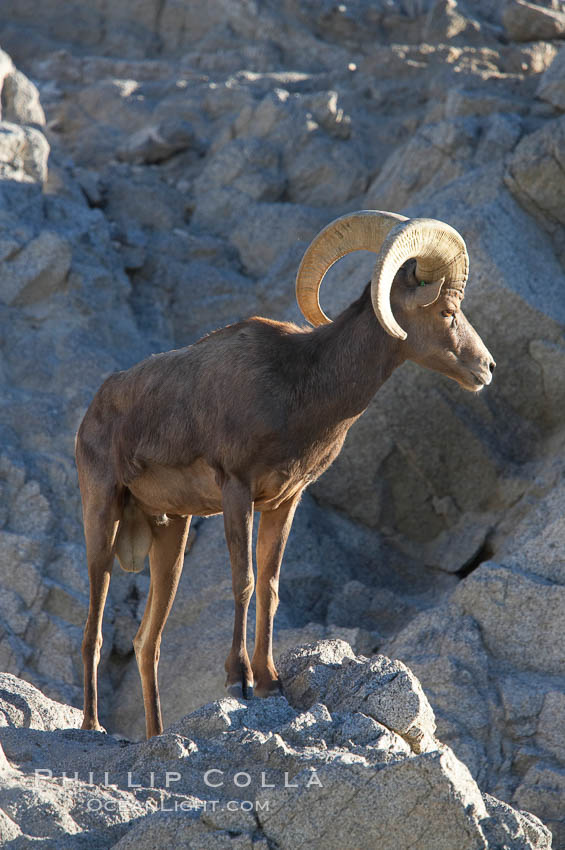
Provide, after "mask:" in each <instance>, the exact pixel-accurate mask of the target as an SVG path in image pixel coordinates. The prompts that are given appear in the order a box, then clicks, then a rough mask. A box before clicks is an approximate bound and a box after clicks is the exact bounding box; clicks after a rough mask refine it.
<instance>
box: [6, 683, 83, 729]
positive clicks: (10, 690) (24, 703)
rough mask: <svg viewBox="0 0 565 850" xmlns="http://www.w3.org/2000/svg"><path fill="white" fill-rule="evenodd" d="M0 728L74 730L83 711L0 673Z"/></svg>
mask: <svg viewBox="0 0 565 850" xmlns="http://www.w3.org/2000/svg"><path fill="white" fill-rule="evenodd" d="M0 712H1V716H2V722H1V723H0V725H1V726H10V727H13V728H18V729H41V730H43V731H45V732H51V731H53V730H54V729H76V728H77V725H78V726H80V724H81V723H82V712H80V711H77V709H76V708H71V706H69V705H63V704H61V703H58V702H55V701H54V700H52V699H49V698H48V697H46V696H44V695H43V694H42V693H41V691H39V690H38V689H37V688H35V687H34V686H33V685H30V684H29V683H28V682H24V681H22V680H21V679H17V678H16V677H15V676H12V675H11V674H10V673H1V674H0Z"/></svg>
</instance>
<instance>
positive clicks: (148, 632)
mask: <svg viewBox="0 0 565 850" xmlns="http://www.w3.org/2000/svg"><path fill="white" fill-rule="evenodd" d="M190 520H191V517H173V518H172V519H170V520H169V522H168V523H167V524H166V525H158V524H156V523H154V524H152V535H153V543H152V545H151V549H150V550H149V566H150V570H151V584H150V587H149V594H148V596H147V602H146V605H145V611H144V614H143V618H142V620H141V625H140V626H139V629H138V632H137V634H136V636H135V638H134V640H133V645H134V649H135V656H136V659H137V666H138V668H139V675H140V677H141V687H142V691H143V703H144V706H145V728H146V733H147V737H148V738H151V737H152V736H153V735H160V734H161V732H162V731H163V720H162V716H161V701H160V698H159V683H158V678H157V668H158V666H159V655H160V647H161V636H162V634H163V629H164V627H165V623H166V622H167V617H168V616H169V612H170V610H171V607H172V604H173V601H174V598H175V594H176V592H177V587H178V583H179V579H180V576H181V572H182V568H183V563H184V551H185V547H186V540H187V537H188V529H189V527H190Z"/></svg>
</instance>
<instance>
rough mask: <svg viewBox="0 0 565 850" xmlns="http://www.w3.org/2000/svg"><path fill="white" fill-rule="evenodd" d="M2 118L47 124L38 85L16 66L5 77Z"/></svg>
mask: <svg viewBox="0 0 565 850" xmlns="http://www.w3.org/2000/svg"><path fill="white" fill-rule="evenodd" d="M1 93H2V112H1V115H2V120H3V121H11V122H13V123H16V124H39V125H40V126H43V125H44V124H45V113H44V111H43V107H42V106H41V103H40V101H39V92H38V90H37V87H36V86H35V85H34V84H33V83H32V82H31V80H28V78H27V77H26V76H25V74H22V72H21V71H18V70H17V69H16V68H14V69H13V70H12V71H10V72H9V73H8V74H6V76H5V77H4V83H3V85H2V89H1Z"/></svg>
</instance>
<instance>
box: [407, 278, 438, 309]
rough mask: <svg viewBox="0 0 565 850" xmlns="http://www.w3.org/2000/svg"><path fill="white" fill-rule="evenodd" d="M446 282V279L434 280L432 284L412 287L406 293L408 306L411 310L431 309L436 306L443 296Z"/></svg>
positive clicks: (422, 283)
mask: <svg viewBox="0 0 565 850" xmlns="http://www.w3.org/2000/svg"><path fill="white" fill-rule="evenodd" d="M444 282H445V278H444V277H442V278H441V280H434V281H431V283H424V282H423V281H422V282H421V283H419V285H418V286H411V287H410V289H409V291H408V292H407V293H406V301H407V306H408V307H410V308H416V307H429V306H430V305H431V304H435V303H436V301H437V300H438V298H439V296H440V295H441V288H442V286H443V284H444Z"/></svg>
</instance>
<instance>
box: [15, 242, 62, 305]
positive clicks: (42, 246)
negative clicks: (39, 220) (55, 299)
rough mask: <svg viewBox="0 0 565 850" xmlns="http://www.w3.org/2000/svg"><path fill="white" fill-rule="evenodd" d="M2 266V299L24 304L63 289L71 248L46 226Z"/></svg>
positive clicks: (47, 296)
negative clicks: (46, 228)
mask: <svg viewBox="0 0 565 850" xmlns="http://www.w3.org/2000/svg"><path fill="white" fill-rule="evenodd" d="M2 266H3V267H2V288H1V291H0V298H1V300H2V301H3V303H4V304H10V305H15V306H25V305H28V304H30V303H33V302H35V301H39V300H42V299H46V298H49V297H50V296H52V295H54V294H55V293H57V292H60V291H61V290H62V289H64V287H65V286H66V284H67V275H68V273H69V269H70V266H71V248H70V245H69V243H68V242H67V240H65V239H62V238H61V237H60V236H59V235H58V234H57V233H54V232H51V231H48V230H44V231H43V232H42V233H40V234H39V236H37V237H36V238H35V239H32V240H31V242H28V244H27V245H25V246H24V247H23V248H22V250H21V251H19V252H18V253H17V254H15V255H14V256H12V257H10V259H8V260H7V261H5V262H4V263H3V264H2Z"/></svg>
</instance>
